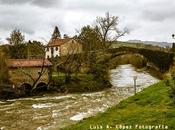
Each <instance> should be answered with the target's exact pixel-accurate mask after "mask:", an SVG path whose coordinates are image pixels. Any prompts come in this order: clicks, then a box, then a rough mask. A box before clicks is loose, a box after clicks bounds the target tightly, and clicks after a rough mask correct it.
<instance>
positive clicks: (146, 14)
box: [0, 0, 175, 42]
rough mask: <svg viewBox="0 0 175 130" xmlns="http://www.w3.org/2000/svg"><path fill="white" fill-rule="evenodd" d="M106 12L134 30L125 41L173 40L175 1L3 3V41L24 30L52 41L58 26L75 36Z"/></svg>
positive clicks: (0, 16)
mask: <svg viewBox="0 0 175 130" xmlns="http://www.w3.org/2000/svg"><path fill="white" fill-rule="evenodd" d="M105 12H110V14H112V15H116V16H118V17H119V20H120V25H119V27H120V28H121V29H122V28H124V27H127V28H128V29H129V30H130V34H129V35H127V36H125V37H123V38H122V39H121V40H133V39H140V40H149V41H168V42H172V41H173V40H172V38H171V34H172V33H175V0H0V40H1V41H4V39H6V37H8V36H9V34H10V32H11V31H12V30H14V29H20V30H21V31H22V32H23V33H24V34H25V36H26V39H27V40H28V39H37V40H43V41H44V40H45V41H48V40H49V38H50V36H51V34H52V31H53V28H54V26H55V25H57V26H58V27H59V29H60V31H61V33H62V34H64V33H66V34H69V35H72V36H73V35H74V34H76V30H80V28H81V27H82V26H83V25H87V24H90V25H93V24H94V22H95V19H96V17H97V16H104V15H105Z"/></svg>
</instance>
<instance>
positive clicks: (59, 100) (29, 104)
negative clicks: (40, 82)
mask: <svg viewBox="0 0 175 130" xmlns="http://www.w3.org/2000/svg"><path fill="white" fill-rule="evenodd" d="M133 75H137V76H138V79H137V85H138V88H137V91H140V90H142V89H143V88H145V87H148V86H150V85H152V84H154V83H157V82H159V80H158V79H157V78H155V77H152V76H151V75H149V74H148V73H146V72H137V71H136V70H135V68H134V67H133V66H132V65H121V66H120V67H117V68H116V69H114V70H112V71H111V73H110V82H111V84H113V87H112V88H108V89H105V90H103V91H99V92H89V93H87V92H86V93H74V94H73V93H67V94H65V93H64V94H60V93H54V94H45V95H43V96H34V97H28V98H19V99H12V100H6V101H0V128H1V127H4V129H5V130H6V129H7V130H9V129H10V130H23V129H30V130H41V129H49V130H50V129H54V128H55V129H56V130H58V129H60V128H63V127H66V126H69V125H72V124H75V123H77V122H78V121H80V120H83V119H84V118H88V117H91V116H94V115H96V114H97V113H99V112H105V111H106V110H107V109H108V108H109V107H112V106H114V105H116V104H118V103H119V102H120V101H122V100H124V99H126V98H128V97H129V96H132V95H133V94H134V89H133ZM9 119H10V120H9ZM29 126H30V128H29Z"/></svg>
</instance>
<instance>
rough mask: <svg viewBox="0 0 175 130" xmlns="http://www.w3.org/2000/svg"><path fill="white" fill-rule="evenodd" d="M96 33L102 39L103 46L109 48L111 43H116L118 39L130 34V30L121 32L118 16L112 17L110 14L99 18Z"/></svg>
mask: <svg viewBox="0 0 175 130" xmlns="http://www.w3.org/2000/svg"><path fill="white" fill-rule="evenodd" d="M96 23H97V25H96V31H97V32H98V34H99V35H100V37H101V39H102V43H103V46H104V47H105V48H109V47H110V46H111V41H116V40H117V39H118V38H120V37H122V36H124V35H125V34H126V33H128V29H127V28H125V29H124V30H122V31H121V30H119V28H118V24H119V18H118V17H117V16H110V14H109V12H107V13H106V16H105V17H97V19H96Z"/></svg>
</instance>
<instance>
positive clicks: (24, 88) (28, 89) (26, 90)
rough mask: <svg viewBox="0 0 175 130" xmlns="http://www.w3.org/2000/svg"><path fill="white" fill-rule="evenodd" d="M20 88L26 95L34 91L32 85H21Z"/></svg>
mask: <svg viewBox="0 0 175 130" xmlns="http://www.w3.org/2000/svg"><path fill="white" fill-rule="evenodd" d="M20 88H21V89H22V91H23V92H24V93H25V94H26V95H30V93H31V90H32V85H30V84H29V83H22V84H21V85H20Z"/></svg>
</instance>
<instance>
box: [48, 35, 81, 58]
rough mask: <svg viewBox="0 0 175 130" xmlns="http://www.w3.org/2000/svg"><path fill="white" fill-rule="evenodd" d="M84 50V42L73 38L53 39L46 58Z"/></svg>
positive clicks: (49, 44)
mask: <svg viewBox="0 0 175 130" xmlns="http://www.w3.org/2000/svg"><path fill="white" fill-rule="evenodd" d="M81 52H82V44H80V43H78V42H77V41H76V40H75V39H73V38H65V39H59V38H58V39H53V40H51V41H50V42H49V43H48V45H47V47H46V55H45V58H47V59H49V58H54V57H60V56H65V55H68V54H78V53H81Z"/></svg>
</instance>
